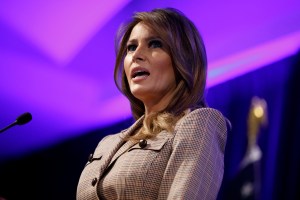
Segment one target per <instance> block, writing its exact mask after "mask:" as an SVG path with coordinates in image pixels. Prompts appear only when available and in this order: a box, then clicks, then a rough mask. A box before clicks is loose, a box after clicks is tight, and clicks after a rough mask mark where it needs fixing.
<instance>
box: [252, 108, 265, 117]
mask: <svg viewBox="0 0 300 200" xmlns="http://www.w3.org/2000/svg"><path fill="white" fill-rule="evenodd" d="M253 112H254V116H255V117H257V118H261V117H262V116H263V115H264V109H263V108H262V107H261V106H256V107H255V108H254V111H253Z"/></svg>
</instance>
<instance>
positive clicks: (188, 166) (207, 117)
mask: <svg viewBox="0 0 300 200" xmlns="http://www.w3.org/2000/svg"><path fill="white" fill-rule="evenodd" d="M226 133H227V128H226V122H225V118H224V117H223V115H222V114H221V113H220V112H219V111H217V110H215V109H212V108H202V109H197V110H195V111H193V112H191V113H189V114H188V115H187V116H185V117H184V118H183V119H182V121H181V122H179V124H178V125H177V127H176V128H175V137H174V140H173V145H172V153H171V155H170V159H169V161H168V164H167V167H166V169H165V172H164V176H163V179H162V182H161V187H160V191H159V196H158V199H172V200H174V199H189V200H191V199H202V200H203V199H216V198H217V195H218V192H219V189H220V186H221V182H222V179H223V172H224V150H225V144H226V137H227V136H226Z"/></svg>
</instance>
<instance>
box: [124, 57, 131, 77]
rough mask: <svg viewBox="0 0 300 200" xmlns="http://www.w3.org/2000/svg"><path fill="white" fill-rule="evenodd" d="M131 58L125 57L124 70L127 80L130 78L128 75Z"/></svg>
mask: <svg viewBox="0 0 300 200" xmlns="http://www.w3.org/2000/svg"><path fill="white" fill-rule="evenodd" d="M129 63H130V62H129V58H128V57H127V56H126V57H125V59H124V71H125V74H126V77H127V80H129V78H128V76H129Z"/></svg>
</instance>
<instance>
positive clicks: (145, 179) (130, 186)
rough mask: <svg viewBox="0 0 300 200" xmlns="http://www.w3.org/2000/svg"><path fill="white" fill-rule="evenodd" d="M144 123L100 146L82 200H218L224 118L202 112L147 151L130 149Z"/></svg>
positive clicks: (85, 176)
mask: <svg viewBox="0 0 300 200" xmlns="http://www.w3.org/2000/svg"><path fill="white" fill-rule="evenodd" d="M142 121H143V118H140V119H139V120H137V121H136V122H135V123H134V124H133V125H132V126H131V127H130V128H129V129H127V130H125V131H122V132H121V133H118V134H114V135H109V136H106V137H105V138H103V139H102V140H101V141H100V142H99V144H98V146H97V147H96V149H95V152H94V154H93V155H92V156H91V157H90V159H89V161H88V163H87V164H86V166H85V167H84V169H83V171H82V174H81V176H80V179H79V183H78V186H77V200H96V199H137V200H146V199H149V200H150V199H172V200H174V199H188V200H191V199H197V200H199V199H200V200H204V199H216V198H217V194H218V191H219V189H220V186H221V182H222V178H223V172H224V150H225V144H226V138H227V128H226V122H225V118H224V117H223V115H222V114H221V113H220V112H219V111H217V110H215V109H212V108H200V109H196V110H194V111H192V112H190V113H188V114H187V115H185V116H184V117H183V118H182V119H181V120H180V121H178V122H177V124H176V126H175V130H174V133H168V132H167V131H162V132H161V133H159V134H158V135H157V136H156V137H155V138H153V139H148V140H147V144H146V146H142V145H141V144H139V143H138V142H137V143H134V142H132V141H127V142H126V143H124V140H122V138H124V137H125V136H127V135H130V134H132V133H133V131H134V130H135V129H136V128H138V127H140V125H141V124H142Z"/></svg>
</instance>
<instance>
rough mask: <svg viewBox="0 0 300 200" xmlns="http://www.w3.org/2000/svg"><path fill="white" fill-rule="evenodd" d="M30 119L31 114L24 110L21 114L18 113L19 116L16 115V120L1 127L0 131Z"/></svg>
mask: <svg viewBox="0 0 300 200" xmlns="http://www.w3.org/2000/svg"><path fill="white" fill-rule="evenodd" d="M31 119H32V115H31V114H30V113H29V112H25V113H23V114H22V115H20V116H19V117H17V119H16V121H14V122H13V123H11V124H10V125H8V126H6V127H5V128H3V129H1V130H0V133H2V132H4V131H5V130H7V129H9V128H11V127H13V126H15V125H23V124H26V123H28V122H30V121H31Z"/></svg>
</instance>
